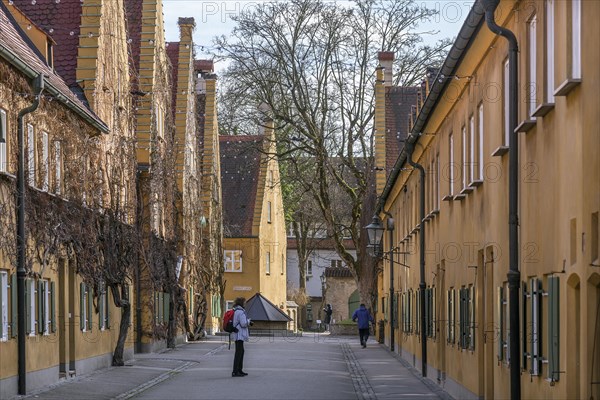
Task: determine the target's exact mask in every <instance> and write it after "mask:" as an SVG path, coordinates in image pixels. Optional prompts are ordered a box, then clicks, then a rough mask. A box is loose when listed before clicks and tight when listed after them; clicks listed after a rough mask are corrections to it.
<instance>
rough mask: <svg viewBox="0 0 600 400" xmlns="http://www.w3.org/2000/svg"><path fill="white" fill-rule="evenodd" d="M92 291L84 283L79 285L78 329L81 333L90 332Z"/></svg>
mask: <svg viewBox="0 0 600 400" xmlns="http://www.w3.org/2000/svg"><path fill="white" fill-rule="evenodd" d="M93 298H94V290H93V289H92V288H91V287H89V286H87V285H86V284H85V283H84V282H81V283H80V284H79V328H80V329H81V330H82V331H83V332H87V331H91V330H92V311H93V303H94V302H93Z"/></svg>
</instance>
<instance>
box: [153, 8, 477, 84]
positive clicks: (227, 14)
mask: <svg viewBox="0 0 600 400" xmlns="http://www.w3.org/2000/svg"><path fill="white" fill-rule="evenodd" d="M262 1H264V0H215V1H204V0H163V7H164V18H165V35H166V39H167V41H169V42H177V41H179V27H178V25H177V20H178V19H179V17H194V19H195V21H196V30H195V33H194V43H195V45H196V58H200V59H201V58H207V59H210V58H212V56H211V46H212V42H213V37H215V36H219V35H227V34H229V33H230V32H231V31H232V30H233V27H234V26H235V23H234V22H233V21H232V20H231V16H233V15H236V14H239V13H240V12H243V11H244V10H249V9H251V8H252V7H256V5H257V4H259V3H260V2H262ZM271 1H272V0H271ZM280 1H284V0H280ZM347 2H348V1H347V0H339V1H338V3H341V4H343V3H347ZM416 2H417V3H418V4H424V5H426V6H427V7H429V8H434V9H436V10H437V11H438V12H439V15H438V16H437V17H436V18H435V19H434V20H432V21H429V22H426V23H423V24H422V25H421V26H420V27H419V28H418V30H419V31H422V32H425V31H435V32H437V33H436V34H435V35H427V36H426V37H425V38H426V43H430V42H431V43H432V42H435V41H436V40H438V39H442V38H446V37H449V38H454V37H455V36H456V35H457V33H458V31H459V30H460V27H461V26H462V24H463V22H464V20H465V18H466V16H467V14H468V13H469V10H470V8H471V7H472V5H473V3H474V1H473V0H458V1H446V0H416ZM221 64H222V65H221V67H222V66H223V64H225V63H221ZM215 69H216V70H217V73H218V72H219V70H220V69H221V68H220V65H219V63H217V64H216V65H215Z"/></svg>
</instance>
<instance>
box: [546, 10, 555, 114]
mask: <svg viewBox="0 0 600 400" xmlns="http://www.w3.org/2000/svg"><path fill="white" fill-rule="evenodd" d="M546 101H547V102H548V103H554V0H546Z"/></svg>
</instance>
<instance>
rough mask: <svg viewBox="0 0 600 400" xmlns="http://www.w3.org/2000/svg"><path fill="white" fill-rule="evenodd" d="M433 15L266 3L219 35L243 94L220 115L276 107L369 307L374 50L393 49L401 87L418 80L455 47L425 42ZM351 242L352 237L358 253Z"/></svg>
mask: <svg viewBox="0 0 600 400" xmlns="http://www.w3.org/2000/svg"><path fill="white" fill-rule="evenodd" d="M434 14H435V11H433V10H431V9H428V8H426V7H425V6H420V5H417V4H416V2H414V1H413V0H401V1H386V0H355V1H354V2H352V3H351V4H350V5H348V6H346V7H344V6H340V4H334V3H329V2H325V1H322V0H293V1H290V2H272V3H262V4H260V5H258V6H257V7H256V8H253V9H252V10H251V11H249V12H246V13H242V14H241V15H239V16H238V17H236V18H235V20H236V22H237V27H236V28H235V30H234V32H233V34H232V35H231V36H230V37H228V38H225V37H221V38H217V39H216V44H217V48H218V49H219V50H220V54H219V55H220V56H221V57H224V58H227V59H229V60H230V61H231V64H230V67H229V68H228V70H227V71H226V73H225V77H226V78H229V79H226V80H225V83H227V82H229V83H230V84H229V85H225V87H224V88H223V95H222V96H223V97H225V98H228V99H230V100H231V99H235V107H234V108H233V112H235V113H236V114H235V115H233V116H231V115H227V112H228V110H222V111H221V114H220V116H222V117H224V118H225V119H226V120H227V121H228V123H229V124H231V125H234V123H235V121H236V120H238V121H239V120H248V119H252V118H255V121H257V123H260V122H258V121H260V120H261V118H264V117H265V115H258V116H257V115H256V112H255V111H253V110H256V105H257V104H262V103H264V104H266V105H268V106H269V107H266V108H263V110H264V109H270V115H269V117H270V118H272V119H273V120H274V121H275V123H276V125H277V126H276V128H277V132H278V134H277V141H278V153H279V154H278V156H279V159H280V160H282V162H287V163H288V168H287V169H286V173H288V174H290V177H291V178H290V181H293V182H294V184H295V185H297V186H298V187H299V188H301V190H302V191H305V192H306V193H310V196H311V197H312V198H313V199H314V202H315V204H316V207H317V209H318V210H319V211H320V213H321V218H322V219H323V220H324V221H325V223H326V225H327V229H328V232H329V234H330V236H331V238H332V239H333V243H334V247H335V250H336V252H337V253H338V254H339V256H340V258H341V259H342V260H343V261H344V262H345V263H346V264H347V265H348V266H349V267H350V269H351V271H352V273H353V275H354V277H355V279H356V280H357V283H358V285H359V290H360V292H361V297H362V298H363V301H365V302H368V303H371V301H372V294H373V292H374V286H375V284H374V282H375V281H376V280H375V279H374V278H373V276H374V274H375V273H376V271H375V268H374V267H373V263H372V262H371V261H369V260H368V257H365V251H364V249H365V245H364V238H363V235H361V230H362V226H363V223H364V222H363V219H362V217H363V204H364V200H365V198H366V196H369V195H372V191H373V190H374V189H373V187H372V185H371V177H370V175H371V173H372V170H373V158H372V149H373V118H374V85H375V69H376V67H377V59H376V56H377V52H378V51H382V50H385V51H393V52H395V53H396V54H397V55H398V57H397V59H396V60H397V61H396V66H395V68H396V69H397V70H398V71H400V74H398V75H397V77H396V82H395V83H396V84H402V85H411V84H414V83H415V82H417V81H418V80H419V78H421V77H423V76H424V71H425V68H426V67H428V66H431V65H432V64H438V63H440V62H441V60H442V57H443V55H444V53H445V48H446V47H447V45H448V43H449V42H448V41H441V42H439V43H437V44H436V45H434V46H425V45H423V44H422V40H423V38H422V36H423V33H422V32H421V33H416V32H415V28H416V27H417V24H418V23H419V22H420V21H423V20H426V19H428V18H430V17H432V16H433V15H434ZM242 100H243V101H242ZM238 126H242V127H244V126H245V125H241V124H240V125H238ZM238 133H243V132H238ZM290 206H291V207H293V204H291V205H290V204H286V207H290ZM369 211H370V210H369ZM288 213H289V215H292V216H293V215H294V213H293V212H290V211H288ZM344 238H350V239H351V240H352V241H353V242H354V245H355V246H354V247H355V248H356V251H357V254H356V257H355V256H353V254H352V253H351V252H349V251H348V250H347V249H346V248H345V247H344ZM369 305H370V304H369Z"/></svg>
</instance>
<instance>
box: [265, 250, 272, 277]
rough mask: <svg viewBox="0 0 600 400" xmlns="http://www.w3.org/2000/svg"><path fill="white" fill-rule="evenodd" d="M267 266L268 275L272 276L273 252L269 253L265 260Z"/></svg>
mask: <svg viewBox="0 0 600 400" xmlns="http://www.w3.org/2000/svg"><path fill="white" fill-rule="evenodd" d="M265 262H266V266H265V270H266V271H267V275H271V252H270V251H267V256H266V258H265Z"/></svg>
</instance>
